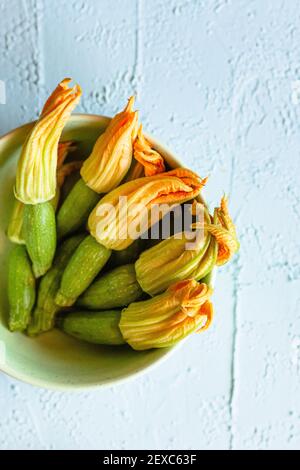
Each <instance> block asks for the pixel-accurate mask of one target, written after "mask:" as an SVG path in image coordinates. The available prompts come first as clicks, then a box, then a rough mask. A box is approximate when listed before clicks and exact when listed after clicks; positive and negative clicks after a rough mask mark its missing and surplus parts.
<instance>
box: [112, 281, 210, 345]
mask: <svg viewBox="0 0 300 470" xmlns="http://www.w3.org/2000/svg"><path fill="white" fill-rule="evenodd" d="M211 294H212V290H211V289H210V288H209V287H208V286H207V285H206V284H199V283H198V282H196V281H194V280H191V279H188V280H185V281H180V282H177V283H176V284H173V285H172V286H171V287H169V288H168V289H167V291H166V292H164V293H163V294H160V295H158V296H156V297H153V298H152V299H150V300H144V301H141V302H134V303H132V304H130V305H129V307H127V308H125V309H124V310H123V311H122V315H121V321H120V325H119V326H120V330H121V333H122V335H123V338H124V339H125V340H126V341H127V343H128V344H130V346H131V347H132V348H133V349H136V350H145V349H151V348H163V347H170V346H173V345H174V344H176V343H177V342H178V341H180V340H182V339H183V338H185V337H186V336H187V335H189V334H190V333H192V332H194V331H201V330H204V329H207V328H208V326H209V325H210V323H211V321H212V317H213V308H212V304H211V302H210V297H211Z"/></svg>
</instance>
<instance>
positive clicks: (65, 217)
mask: <svg viewBox="0 0 300 470" xmlns="http://www.w3.org/2000/svg"><path fill="white" fill-rule="evenodd" d="M99 199H100V196H99V194H97V193H95V191H93V190H92V189H90V188H89V187H88V186H87V185H86V184H85V182H84V181H83V179H82V178H80V180H79V181H77V183H76V184H75V186H74V187H73V188H72V190H71V191H70V193H69V194H68V196H67V197H66V199H65V200H64V202H63V203H62V205H61V207H60V209H59V211H58V214H57V235H58V238H59V239H61V238H63V237H65V236H66V235H68V234H69V233H73V232H75V231H76V230H78V229H79V228H80V227H82V226H84V224H85V223H86V221H87V219H88V216H89V215H90V212H91V211H92V209H94V207H95V206H96V204H97V202H98V201H99Z"/></svg>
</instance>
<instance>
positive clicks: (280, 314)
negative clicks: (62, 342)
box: [0, 0, 300, 449]
mask: <svg viewBox="0 0 300 470" xmlns="http://www.w3.org/2000/svg"><path fill="white" fill-rule="evenodd" d="M299 16H300V4H299V3H298V2H296V1H294V0H286V1H279V0H254V1H249V0H247V1H246V0H239V1H238V0H235V1H230V0H205V1H201V0H198V1H197V0H196V1H191V0H190V1H189V0H178V1H176V0H168V1H164V0H160V1H159V0H147V1H146V0H136V1H134V0H101V1H99V0H51V1H48V0H47V1H46V0H23V1H21V0H0V51H1V54H0V80H2V81H5V84H6V101H7V103H6V105H3V104H0V134H3V133H4V132H6V131H8V130H10V129H11V128H14V127H16V126H18V125H20V124H21V123H24V122H27V121H30V120H32V119H33V118H34V117H36V115H37V110H38V109H40V108H41V106H42V104H43V102H44V100H45V98H46V96H47V94H48V93H49V91H50V90H52V89H53V87H54V86H55V85H56V84H57V82H58V81H59V80H60V79H62V78H63V77H64V76H71V77H73V78H74V79H75V80H76V81H78V82H79V83H80V84H81V85H82V87H83V90H84V98H83V100H82V104H81V107H80V109H79V110H80V111H83V112H90V113H99V114H109V115H111V114H113V113H114V112H115V111H117V110H118V109H119V108H120V107H122V106H123V105H124V103H125V102H126V99H127V97H128V96H129V95H130V94H132V93H135V92H136V93H137V94H138V103H137V104H138V108H139V109H140V117H141V120H142V122H143V123H144V127H145V129H147V131H149V132H151V133H153V135H155V136H156V137H157V138H160V139H162V140H163V141H164V142H165V143H166V144H168V145H169V146H170V147H171V148H172V149H173V150H174V151H175V152H176V153H177V154H178V155H180V156H181V157H182V158H183V159H184V160H185V161H186V164H187V165H188V166H190V167H191V168H193V169H195V170H197V171H199V173H200V174H201V175H202V176H205V175H207V174H210V180H209V183H208V188H207V190H206V192H205V194H206V197H207V199H208V200H209V202H210V203H211V204H212V205H213V204H217V203H218V202H219V199H220V196H221V195H222V193H223V191H225V192H226V193H228V194H229V196H230V199H231V202H230V206H231V210H232V213H233V215H234V217H235V220H236V222H237V227H238V231H239V233H240V239H241V251H240V255H239V256H238V257H236V258H235V260H234V262H233V263H232V264H231V265H230V266H228V267H225V268H222V269H220V271H219V274H218V281H217V286H216V292H215V295H214V302H215V306H216V315H215V321H214V324H213V326H212V328H211V329H210V330H209V331H207V332H205V333H203V335H199V336H197V335H195V336H193V337H192V338H191V339H190V341H187V342H186V343H185V344H184V345H183V348H182V349H181V350H180V351H179V352H178V353H177V354H175V355H174V356H173V357H172V358H171V359H170V360H169V361H168V362H167V363H164V364H163V365H162V366H161V367H160V368H158V369H156V370H155V371H153V372H152V373H151V374H150V375H148V376H145V377H142V378H139V379H137V380H135V381H133V382H131V383H127V384H125V385H121V386H118V387H115V388H111V389H105V390H103V391H99V390H98V391H96V392H92V393H90V392H89V393H77V394H66V393H58V392H57V393H55V392H49V391H44V390H39V389H34V388H32V387H30V386H26V385H23V384H21V383H18V382H15V381H13V380H11V379H10V378H8V377H6V376H5V375H3V374H2V375H0V410H1V416H0V448H9V449H16V448H36V449H48V448H50V449H63V448H68V449H84V448H88V449H96V448H110V449H118V448H125V449H134V448H135V449H139V448H142V449H143V448H148V449H149V448H152V449H155V448H160V449H161V448H169V449H176V448H181V449H184V448H186V449H187V448H192V449H196V448H200V449H208V448H212V449H215V448H225V449H229V448H233V449H241V448H242V449H246V448H251V449H254V448H259V449H264V448H268V449H271V448H285V449H287V448H290V449H292V448H297V449H299V448H300V294H299V292H300V289H299V287H300V242H299V233H298V231H299V221H300V160H299V140H300V139H299V136H300V125H299V123H300V91H299V90H300V86H298V84H297V82H296V81H297V80H300V64H299V44H300V23H299ZM297 87H298V89H297ZM293 88H294V91H293ZM295 88H296V90H295ZM0 103H1V100H0ZM0 203H1V202H0Z"/></svg>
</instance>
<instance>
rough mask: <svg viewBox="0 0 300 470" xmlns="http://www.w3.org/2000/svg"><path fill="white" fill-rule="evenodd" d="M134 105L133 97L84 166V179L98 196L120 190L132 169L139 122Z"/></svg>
mask: <svg viewBox="0 0 300 470" xmlns="http://www.w3.org/2000/svg"><path fill="white" fill-rule="evenodd" d="M133 104H134V97H133V96H132V97H131V98H130V99H129V101H128V104H127V106H126V108H125V109H124V111H122V112H121V113H119V114H117V115H116V116H115V117H114V118H113V119H112V120H111V122H110V124H109V125H108V127H107V129H106V130H105V132H104V133H103V134H101V135H100V137H99V138H98V140H97V142H96V143H95V145H94V148H93V151H92V153H91V155H90V156H89V158H88V159H87V160H86V161H85V162H84V164H83V166H82V169H81V177H82V179H83V180H84V182H85V184H86V185H87V186H88V187H89V188H91V189H92V190H93V191H95V192H96V193H99V194H100V193H108V192H109V191H111V190H112V189H114V188H116V187H117V186H118V185H119V184H120V182H121V181H122V179H123V178H124V177H125V175H126V173H127V172H128V170H129V168H130V165H131V161H132V151H133V142H134V140H135V138H136V134H137V119H138V113H137V111H133V110H132V108H133Z"/></svg>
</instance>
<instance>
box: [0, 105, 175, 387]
mask: <svg viewBox="0 0 300 470" xmlns="http://www.w3.org/2000/svg"><path fill="white" fill-rule="evenodd" d="M109 120H110V119H109V118H107V117H103V116H95V115H83V114H78V115H74V116H72V117H71V119H70V121H69V123H68V125H67V126H66V128H65V130H64V133H63V139H64V140H66V139H73V140H76V141H78V142H80V144H79V145H80V147H79V151H80V153H81V155H84V156H87V155H88V154H89V151H90V150H91V148H92V146H93V144H94V142H95V141H96V139H97V137H98V136H99V134H100V133H101V132H103V130H104V129H105V127H106V126H107V124H108V122H109ZM32 126H33V124H32V123H31V124H27V125H25V126H22V127H20V128H18V129H15V130H14V131H12V132H10V133H9V134H7V135H5V136H4V137H2V138H0V201H1V205H0V265H1V270H0V285H1V295H0V370H2V371H3V372H6V373H7V374H9V375H10V376H12V377H14V378H16V379H19V380H22V381H24V382H27V383H30V384H32V385H37V386H41V387H46V388H51V389H59V390H72V389H84V388H89V387H99V386H104V385H107V384H115V383H117V382H120V381H123V380H125V379H128V378H131V377H133V376H136V375H137V374H140V373H142V372H145V371H146V370H148V369H149V368H150V367H152V366H154V365H155V364H158V363H159V362H161V361H162V360H163V359H165V358H166V357H167V356H168V355H169V354H170V353H171V352H172V351H174V350H175V349H176V348H172V349H157V350H151V351H145V352H136V351H133V350H132V349H131V348H129V347H104V346H94V345H89V344H85V343H83V342H80V341H76V340H73V339H72V338H70V337H68V336H66V335H64V334H63V333H61V332H60V331H58V330H54V331H51V332H49V333H46V334H44V335H41V336H39V337H38V338H35V339H32V338H28V337H27V336H26V335H23V334H20V333H10V332H9V330H8V329H7V317H8V301H7V295H6V290H7V289H6V286H7V262H8V255H9V251H10V249H11V246H12V245H11V243H10V242H9V241H8V240H7V238H6V236H5V230H6V228H7V225H8V220H9V216H10V214H11V210H12V204H13V185H14V181H15V171H16V163H17V160H18V157H19V154H20V150H21V147H22V144H23V142H24V140H25V138H26V136H27V134H28V131H29V130H30V129H31V127H32ZM148 138H149V140H150V141H152V142H153V144H154V145H155V148H156V149H157V150H158V151H160V152H161V154H162V155H163V156H164V158H165V159H166V161H167V162H168V163H169V165H170V166H171V167H176V166H180V162H179V161H178V159H177V158H176V157H174V155H173V154H172V153H171V152H170V151H169V150H168V149H166V148H165V147H164V146H163V145H161V144H160V143H159V142H157V141H155V140H154V139H153V138H152V137H150V136H148Z"/></svg>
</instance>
